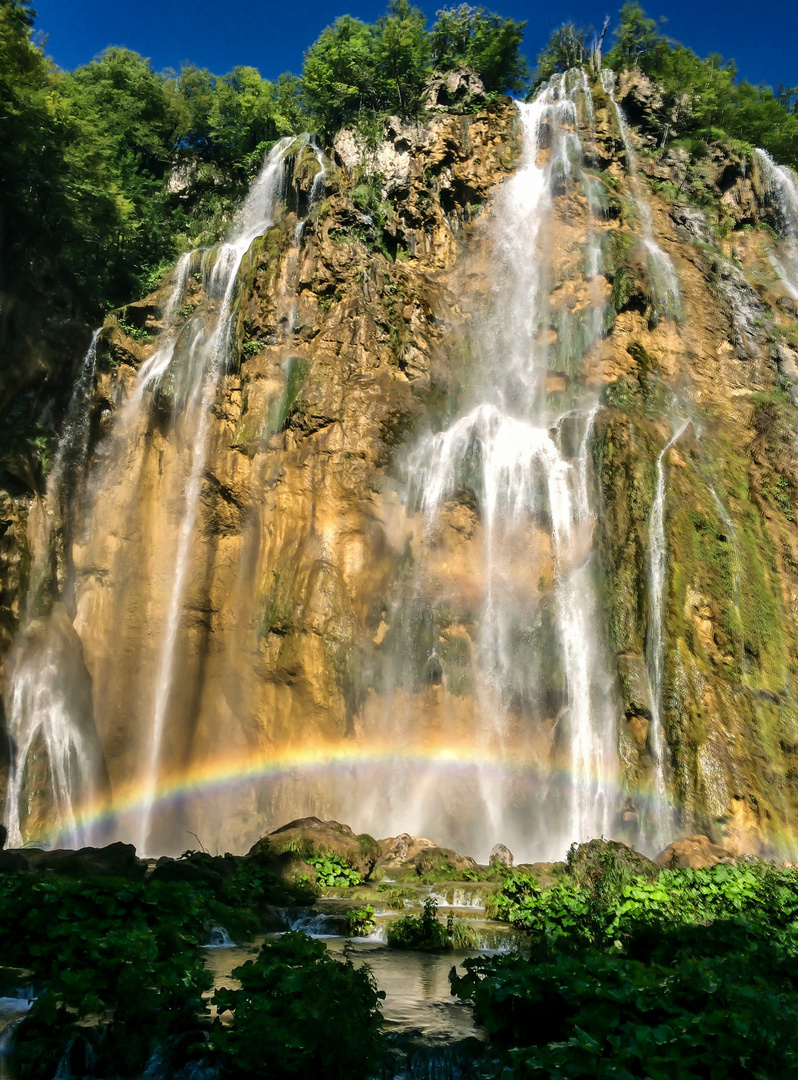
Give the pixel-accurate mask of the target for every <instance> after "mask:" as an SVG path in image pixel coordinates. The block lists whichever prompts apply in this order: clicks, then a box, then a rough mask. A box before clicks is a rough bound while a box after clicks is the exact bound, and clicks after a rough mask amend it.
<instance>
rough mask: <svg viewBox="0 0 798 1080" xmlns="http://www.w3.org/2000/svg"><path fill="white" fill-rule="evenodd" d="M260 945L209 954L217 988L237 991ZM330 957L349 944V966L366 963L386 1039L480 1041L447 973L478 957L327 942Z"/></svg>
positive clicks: (372, 943) (344, 941)
mask: <svg viewBox="0 0 798 1080" xmlns="http://www.w3.org/2000/svg"><path fill="white" fill-rule="evenodd" d="M262 940H263V939H262V938H261V939H260V940H256V941H254V942H253V943H252V945H251V946H248V947H240V948H232V949H228V948H216V949H208V950H207V951H206V953H205V962H206V964H207V966H208V969H209V970H210V971H211V972H212V973H213V976H214V981H215V984H216V985H217V986H229V987H235V986H237V983H236V981H235V979H231V978H230V972H231V971H232V970H233V968H235V967H238V965H239V964H243V963H244V961H245V960H249V959H250V958H251V957H252V956H253V955H254V953H256V952H257V950H258V948H259V946H260V943H261V941H262ZM325 944H326V945H327V948H328V950H329V951H330V953H331V954H332V955H333V956H336V957H342V956H343V953H344V948H345V947H346V945H347V944H349V945H350V947H351V950H352V952H351V956H352V961H353V963H355V964H358V965H359V964H362V963H366V964H368V965H369V967H370V968H371V970H372V971H373V972H374V977H375V979H376V980H377V985H378V987H379V988H380V990H383V991H384V992H385V1001H384V1002H383V1006H382V1011H383V1016H384V1017H385V1030H386V1032H387V1033H388V1034H394V1033H395V1034H397V1035H398V1034H408V1035H410V1034H414V1035H415V1034H421V1035H423V1037H424V1040H425V1042H430V1043H434V1044H437V1045H441V1044H448V1043H451V1042H458V1041H459V1040H461V1039H467V1038H469V1037H474V1036H476V1037H480V1033H479V1031H478V1029H477V1028H476V1026H475V1025H474V1018H473V1013H472V1009H471V1006H470V1005H469V1004H466V1003H464V1002H462V1001H458V1000H457V999H456V998H453V997H452V996H451V994H450V992H449V972H450V971H451V969H452V967H454V966H457V969H458V971H459V972H460V974H462V972H463V968H462V966H461V965H462V963H463V960H465V959H466V958H467V957H469V956H477V955H479V954H478V953H476V952H454V953H443V954H439V953H420V952H410V951H404V950H398V949H389V948H387V946H385V945H383V944H381V943H380V942H375V941H358V940H357V939H354V940H350V939H348V938H340V937H335V938H328V939H327V940H326V942H325Z"/></svg>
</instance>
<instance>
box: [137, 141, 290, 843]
mask: <svg viewBox="0 0 798 1080" xmlns="http://www.w3.org/2000/svg"><path fill="white" fill-rule="evenodd" d="M294 141H295V140H294V139H292V138H291V137H286V138H284V139H281V140H280V141H279V142H278V143H277V144H276V146H275V147H274V148H273V150H272V151H271V152H270V154H269V156H268V158H267V159H266V162H265V164H264V166H263V169H262V170H261V173H260V175H259V176H258V178H257V180H256V181H255V183H254V184H253V186H252V188H251V190H250V192H249V195H248V196H247V199H246V200H245V202H244V204H243V206H242V207H241V209H240V211H239V213H238V215H237V217H236V220H235V223H234V226H233V229H232V232H231V235H230V237H229V239H228V240H227V241H226V242H225V243H224V244H222V245H221V247H220V248H219V249H218V250H217V251H216V252H215V258H214V261H213V266H212V269H211V270H210V274H209V277H208V281H207V287H206V291H207V296H208V297H209V299H210V300H211V301H216V311H215V313H214V316H213V317H212V318H211V319H210V320H209V321H207V322H206V321H205V320H204V319H203V318H201V317H195V319H194V320H192V324H191V325H190V327H189V331H190V333H189V345H188V351H189V358H190V367H191V369H192V370H191V383H192V385H191V390H190V396H189V401H188V404H189V408H190V409H191V411H192V412H193V413H194V414H195V416H196V427H195V429H194V438H193V448H192V452H191V457H190V470H189V476H188V482H187V484H186V488H185V504H184V508H183V512H182V520H181V522H180V529H179V534H178V542H177V551H176V557H175V568H174V573H173V578H172V585H171V593H170V597H169V604H168V608H167V613H166V621H165V625H164V628H163V631H162V638H161V645H160V652H159V658H158V667H157V673H156V678H155V695H154V703H153V712H152V727H151V733H150V738H149V747H148V751H147V756H146V760H145V764H144V772H143V789H142V792H141V797H140V798H141V815H140V825H139V834H138V843H137V848H138V850H139V851H146V850H147V849H148V844H149V842H150V832H151V826H152V813H153V803H154V799H155V792H156V786H157V783H158V778H159V774H160V766H161V754H162V749H163V741H164V725H165V722H166V716H167V709H168V706H169V699H170V697H171V694H172V692H173V686H174V680H175V648H176V645H177V638H178V633H179V630H180V623H181V618H182V614H183V607H184V603H185V593H186V584H187V576H188V573H189V568H190V565H191V545H192V540H193V537H194V533H195V529H196V525H197V514H198V511H199V504H200V496H201V492H202V483H203V475H204V471H205V462H206V457H207V452H208V440H209V435H210V427H211V417H212V407H213V404H214V400H215V398H216V392H217V388H218V383H219V378H220V376H221V374H222V372H223V369H224V365H225V363H226V361H227V359H228V355H229V352H230V345H231V328H232V322H233V317H234V306H233V299H234V291H235V286H236V281H237V277H238V271H239V268H240V266H241V262H242V259H243V258H244V256H245V254H246V252H247V251H248V250H249V247H250V245H251V244H252V241H253V240H254V239H255V238H256V237H257V236H260V235H262V234H263V233H264V232H265V231H266V230H267V229H268V228H269V226H271V225H272V224H273V223H274V220H275V210H276V206H277V202H278V199H280V198H281V196H283V194H284V181H285V169H284V161H285V156H286V153H287V151H288V150H289V148H290V147H291V146H292V144H293V143H294ZM300 236H301V234H299V235H298V239H299V237H300ZM184 274H185V271H184V270H183V269H182V266H181V267H180V270H179V272H178V274H177V281H178V282H179V281H180V278H181V277H184ZM176 291H177V290H174V291H173V293H172V297H174V296H175V293H176ZM169 306H170V307H171V308H172V310H174V306H176V301H175V302H174V304H173V302H172V298H171V297H170V303H169ZM167 348H171V349H172V354H173V350H174V346H167ZM146 377H147V378H150V377H151V376H150V375H149V373H148V375H147V376H146Z"/></svg>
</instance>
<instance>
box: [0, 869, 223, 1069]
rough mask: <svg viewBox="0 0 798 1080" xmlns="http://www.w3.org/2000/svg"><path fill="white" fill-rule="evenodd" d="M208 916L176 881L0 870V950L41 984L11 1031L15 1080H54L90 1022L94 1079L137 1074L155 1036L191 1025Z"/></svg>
mask: <svg viewBox="0 0 798 1080" xmlns="http://www.w3.org/2000/svg"><path fill="white" fill-rule="evenodd" d="M208 915H209V912H208V909H207V906H206V903H205V899H204V898H203V896H202V895H201V894H199V893H198V892H196V891H195V890H193V889H191V888H188V887H184V886H179V885H166V884H157V883H152V884H150V885H147V886H145V885H144V884H143V883H139V882H126V881H125V882H122V881H89V882H86V881H80V880H72V879H69V878H60V877H55V878H42V879H30V878H28V877H27V876H21V875H11V874H4V875H0V955H2V956H3V960H4V963H7V964H12V965H15V966H17V967H22V968H27V969H30V970H32V971H33V972H34V974H35V977H36V978H37V979H38V980H41V981H42V982H43V983H44V985H45V987H46V990H45V992H44V993H43V994H41V995H40V996H39V997H38V998H37V999H36V1001H35V1002H34V1004H33V1006H32V1008H31V1010H30V1012H29V1013H28V1014H27V1016H26V1017H25V1019H24V1020H23V1022H22V1024H21V1025H20V1027H19V1029H18V1032H17V1034H16V1036H15V1046H16V1052H15V1070H16V1075H17V1076H18V1077H19V1080H28V1078H32V1080H33V1078H39V1077H41V1078H45V1077H46V1078H47V1080H49V1078H50V1077H52V1076H54V1075H55V1072H56V1069H57V1067H58V1062H59V1061H60V1059H61V1057H62V1055H63V1053H64V1050H65V1048H66V1046H67V1044H68V1043H69V1042H70V1041H71V1040H73V1039H74V1038H75V1037H76V1035H78V1034H81V1027H80V1026H79V1025H81V1024H85V1023H86V1022H87V1021H89V1020H91V1021H93V1022H94V1021H96V1020H99V1021H100V1023H99V1024H97V1023H94V1026H93V1027H91V1028H90V1029H88V1028H87V1029H86V1030H85V1031H83V1032H82V1034H83V1037H84V1038H85V1039H90V1040H91V1043H92V1047H93V1053H94V1054H95V1056H96V1059H97V1075H115V1076H116V1075H124V1076H131V1075H138V1074H139V1073H140V1072H141V1070H142V1069H143V1068H144V1066H145V1065H146V1062H147V1060H148V1059H149V1057H150V1055H151V1053H152V1051H153V1049H154V1047H155V1046H156V1045H157V1044H158V1043H159V1042H161V1041H163V1040H164V1039H165V1038H167V1037H169V1036H171V1035H175V1034H178V1033H180V1032H182V1031H186V1030H192V1029H193V1028H194V1027H195V1026H196V1017H197V1013H198V1012H199V1010H200V1008H201V1004H202V1001H201V995H202V992H203V991H204V990H206V989H208V987H209V986H210V985H211V979H210V976H209V975H208V973H207V972H206V970H205V966H204V964H203V962H202V958H201V954H200V952H199V946H200V945H201V943H202V940H203V936H204V932H205V928H206V925H207V919H208Z"/></svg>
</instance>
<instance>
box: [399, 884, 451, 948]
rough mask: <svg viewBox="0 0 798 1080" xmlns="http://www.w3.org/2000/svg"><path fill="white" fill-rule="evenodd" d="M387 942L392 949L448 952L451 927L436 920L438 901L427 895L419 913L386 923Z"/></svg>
mask: <svg viewBox="0 0 798 1080" xmlns="http://www.w3.org/2000/svg"><path fill="white" fill-rule="evenodd" d="M388 944H389V945H390V946H392V947H393V948H394V949H418V950H420V951H422V952H448V950H449V949H451V948H453V945H452V934H451V928H449V929H448V932H447V927H445V926H444V925H443V923H441V922H440V921H439V920H438V902H437V900H433V898H432V897H431V896H428V897H427V898H426V900H425V901H424V910H423V911H422V913H421V915H418V916H416V915H407V916H405V917H404V918H403V919H397V920H396V921H395V922H392V923H389V924H388Z"/></svg>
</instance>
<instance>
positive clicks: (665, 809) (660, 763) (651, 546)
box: [646, 418, 690, 846]
mask: <svg viewBox="0 0 798 1080" xmlns="http://www.w3.org/2000/svg"><path fill="white" fill-rule="evenodd" d="M689 424H690V420H689V418H688V419H687V420H685V421H683V423H682V424H681V425H680V427H679V428H678V429H677V430H676V431H675V432H674V434H673V435H671V437H670V439H669V440H668V442H667V443H666V444H665V446H663V448H662V450H660V453H659V457H658V458H657V487H656V491H655V493H654V503H653V505H652V507H651V520H650V525H649V531H648V580H649V619H648V630H647V633H646V666H647V668H648V680H649V684H650V687H651V729H650V731H649V740H648V741H649V747H650V749H651V757H652V759H653V764H654V797H653V800H652V813H651V816H652V819H653V836H652V837H651V840H652V841H653V842H654V843H655V844H657V845H658V846H664V845H665V844H667V843H670V841H671V840H672V839H673V836H672V824H673V812H672V808H671V803H670V800H669V798H668V787H667V782H666V766H665V745H666V744H665V738H664V732H663V730H662V712H663V700H662V695H663V683H664V676H665V606H666V605H665V590H666V585H667V547H666V543H665V467H664V462H665V456H666V455H667V453H668V451H669V450H670V448H671V447H672V446H673V445H674V443H676V442H678V440H679V439H680V438H681V437H682V435H683V434H684V432H685V431H686V430H687V427H688V426H689Z"/></svg>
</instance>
